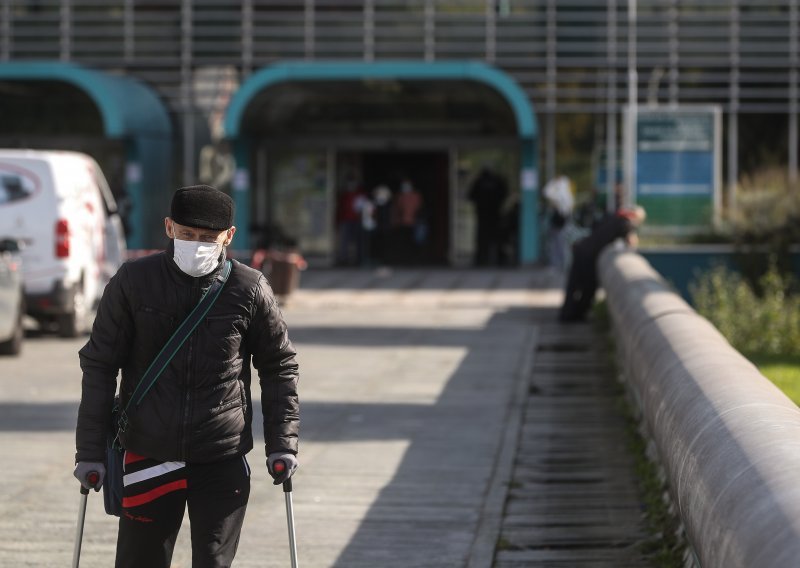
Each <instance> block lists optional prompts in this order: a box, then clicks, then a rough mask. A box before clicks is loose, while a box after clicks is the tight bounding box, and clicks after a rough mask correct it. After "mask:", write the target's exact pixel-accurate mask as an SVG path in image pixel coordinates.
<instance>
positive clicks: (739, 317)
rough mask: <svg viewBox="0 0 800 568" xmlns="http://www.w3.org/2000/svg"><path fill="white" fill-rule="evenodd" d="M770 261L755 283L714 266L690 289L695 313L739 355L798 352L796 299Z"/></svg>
mask: <svg viewBox="0 0 800 568" xmlns="http://www.w3.org/2000/svg"><path fill="white" fill-rule="evenodd" d="M793 286H794V282H793V279H792V278H791V277H789V276H786V275H785V274H784V273H782V272H781V271H780V270H779V269H778V266H777V263H776V261H775V259H774V258H773V259H772V260H771V261H770V264H769V268H768V269H767V271H766V272H765V273H764V274H763V276H761V277H760V278H759V279H758V281H757V286H753V285H752V284H750V283H748V282H747V281H746V279H745V278H744V277H742V275H741V274H739V273H737V272H734V271H732V270H730V269H728V268H726V267H723V266H718V267H715V268H713V269H712V270H710V271H708V272H706V273H705V274H703V275H702V276H701V277H700V278H699V280H698V281H696V282H694V283H692V284H691V285H690V287H689V290H690V294H691V296H692V302H693V304H694V307H695V309H696V310H697V311H698V313H700V314H701V315H703V316H705V317H706V318H707V319H708V320H709V321H711V323H712V324H714V325H715V326H716V328H717V329H719V331H720V332H721V333H722V334H723V335H724V336H725V337H726V338H727V339H728V341H729V342H730V343H731V345H733V347H734V348H736V349H737V350H739V351H741V352H742V353H744V354H753V353H761V354H765V355H793V354H800V296H797V295H795V294H791V293H790V292H791V290H792V288H793Z"/></svg>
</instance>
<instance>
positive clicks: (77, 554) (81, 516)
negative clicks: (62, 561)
mask: <svg viewBox="0 0 800 568" xmlns="http://www.w3.org/2000/svg"><path fill="white" fill-rule="evenodd" d="M88 499H89V490H88V489H86V488H85V487H81V502H80V505H79V506H78V528H77V532H76V533H75V548H73V550H72V568H78V566H79V565H80V562H81V545H82V544H83V523H84V521H85V519H86V501H87V500H88Z"/></svg>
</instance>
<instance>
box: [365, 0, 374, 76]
mask: <svg viewBox="0 0 800 568" xmlns="http://www.w3.org/2000/svg"><path fill="white" fill-rule="evenodd" d="M373 59H375V0H364V60H365V61H372V60H373Z"/></svg>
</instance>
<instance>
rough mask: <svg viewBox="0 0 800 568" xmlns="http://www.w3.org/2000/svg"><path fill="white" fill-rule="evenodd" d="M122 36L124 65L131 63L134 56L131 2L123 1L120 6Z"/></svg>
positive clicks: (129, 0) (128, 0)
mask: <svg viewBox="0 0 800 568" xmlns="http://www.w3.org/2000/svg"><path fill="white" fill-rule="evenodd" d="M122 21H123V24H122V35H123V40H122V42H123V51H124V56H123V57H124V59H125V63H132V62H133V58H134V56H135V46H136V44H135V40H134V31H135V28H134V20H133V0H125V3H124V4H123V6H122Z"/></svg>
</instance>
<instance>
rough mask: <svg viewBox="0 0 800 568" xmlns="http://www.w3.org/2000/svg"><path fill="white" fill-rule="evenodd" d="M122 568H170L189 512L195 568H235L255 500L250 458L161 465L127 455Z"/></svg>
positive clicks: (118, 560) (121, 524) (121, 527)
mask: <svg viewBox="0 0 800 568" xmlns="http://www.w3.org/2000/svg"><path fill="white" fill-rule="evenodd" d="M124 463H125V466H124V476H123V484H124V489H123V500H122V507H123V511H122V515H121V517H120V521H119V533H118V537H117V557H116V564H115V566H116V568H142V567H145V566H146V567H147V568H161V567H163V568H169V566H170V563H171V560H172V553H173V549H174V548H175V541H176V539H177V538H178V531H179V530H180V527H181V522H182V521H183V515H184V511H185V510H186V509H187V508H188V511H189V522H190V528H191V537H192V538H191V540H192V567H193V568H206V567H208V568H212V567H213V568H221V567H224V566H230V565H231V562H232V561H233V557H234V555H235V554H236V547H237V545H238V543H239V534H240V532H241V529H242V523H243V521H244V514H245V509H246V508H247V500H248V498H249V496H250V467H249V465H248V464H247V460H246V459H245V457H244V456H238V457H235V458H232V459H227V460H224V461H220V462H214V463H206V464H191V463H184V462H159V461H156V460H152V459H149V458H145V457H143V456H139V455H136V454H134V453H132V452H125V460H124Z"/></svg>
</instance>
